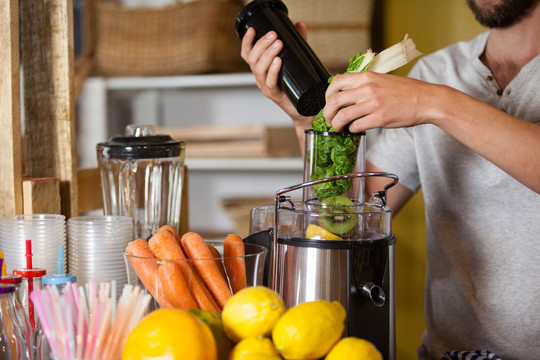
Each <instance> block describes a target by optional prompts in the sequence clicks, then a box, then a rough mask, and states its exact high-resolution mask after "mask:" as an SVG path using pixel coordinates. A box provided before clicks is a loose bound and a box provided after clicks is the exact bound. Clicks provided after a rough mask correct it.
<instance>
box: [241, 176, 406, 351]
mask: <svg viewBox="0 0 540 360" xmlns="http://www.w3.org/2000/svg"><path fill="white" fill-rule="evenodd" d="M370 177H384V178H388V179H389V183H388V184H387V185H386V186H385V187H384V189H383V190H381V191H377V192H375V193H373V194H372V195H371V196H370V198H369V199H368V200H367V201H363V200H362V199H363V197H360V198H358V197H356V196H355V197H354V199H351V205H339V206H330V205H327V204H325V202H324V200H323V201H319V200H318V199H317V198H308V199H306V198H304V199H303V200H293V198H292V196H291V194H292V193H293V192H294V191H296V190H303V193H304V196H305V194H306V193H311V192H310V191H306V189H307V188H310V187H314V186H317V185H320V184H324V183H326V182H332V181H350V182H351V188H360V187H361V186H363V183H364V180H365V179H367V178H370ZM397 181H398V179H397V176H395V175H393V174H388V173H366V172H359V173H351V174H347V175H338V176H333V177H329V178H324V179H317V180H312V181H307V182H303V183H301V184H298V185H293V186H290V187H287V188H284V189H281V190H279V191H277V192H276V197H275V203H274V204H273V205H264V206H262V207H258V208H254V209H252V212H251V223H252V224H251V225H252V226H251V228H250V236H248V237H247V238H246V239H245V242H246V243H256V244H259V245H263V246H266V247H267V248H269V250H270V262H269V267H268V268H267V269H266V276H265V280H264V281H265V284H266V285H267V286H269V287H271V288H273V289H275V290H276V291H277V292H278V293H279V294H280V296H281V297H282V299H283V301H284V303H285V306H286V307H287V308H289V307H292V306H294V305H297V304H300V303H303V302H308V301H314V300H320V299H323V300H328V301H339V302H340V303H341V304H342V305H343V306H344V307H345V309H346V310H347V320H346V328H345V333H344V334H343V335H344V336H356V337H360V338H364V339H367V340H369V341H371V342H373V343H374V344H375V346H376V347H377V348H378V349H379V351H381V353H382V354H383V357H384V359H386V360H394V359H395V295H394V292H395V291H394V244H395V242H396V238H395V236H394V235H393V234H392V227H391V220H392V212H391V209H390V208H388V206H386V193H387V190H388V189H389V188H391V187H392V186H394V185H395V184H396V183H397ZM328 216H332V217H336V218H338V219H346V221H347V222H348V223H349V224H350V225H349V226H348V229H346V230H347V231H346V232H345V233H341V234H339V236H338V235H336V236H338V238H339V239H337V240H328V239H326V238H325V235H324V232H319V235H317V232H315V233H314V232H313V231H311V230H308V229H310V228H313V227H314V226H315V227H316V229H320V228H323V227H324V226H325V224H326V226H327V225H328V224H327V221H328V219H326V217H328ZM268 225H269V227H268V228H266V229H265V228H261V227H264V226H268ZM332 238H333V239H335V237H332Z"/></svg>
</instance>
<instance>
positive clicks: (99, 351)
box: [92, 298, 113, 360]
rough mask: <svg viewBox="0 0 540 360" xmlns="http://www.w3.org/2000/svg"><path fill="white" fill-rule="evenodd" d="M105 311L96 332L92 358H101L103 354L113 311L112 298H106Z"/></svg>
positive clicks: (94, 359) (95, 359)
mask: <svg viewBox="0 0 540 360" xmlns="http://www.w3.org/2000/svg"><path fill="white" fill-rule="evenodd" d="M104 302H105V311H104V312H103V317H102V319H101V323H100V324H99V328H98V331H97V334H96V341H95V346H94V352H93V354H92V359H93V360H97V359H101V358H102V357H103V356H102V355H103V351H104V345H105V339H106V337H107V335H108V334H109V324H110V323H111V311H112V302H113V301H112V299H111V298H109V299H105V301H104Z"/></svg>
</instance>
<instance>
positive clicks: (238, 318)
mask: <svg viewBox="0 0 540 360" xmlns="http://www.w3.org/2000/svg"><path fill="white" fill-rule="evenodd" d="M284 312H285V307H284V306H283V301H281V298H280V297H279V295H278V294H277V293H276V292H275V291H273V290H271V289H269V288H267V287H264V286H250V287H247V288H244V289H242V290H240V291H239V292H237V293H236V294H234V295H233V296H231V297H230V298H229V300H228V301H227V303H226V304H225V307H224V308H223V311H222V313H221V319H222V320H223V328H224V329H225V333H226V334H227V336H228V337H229V338H230V339H232V340H233V341H234V342H239V341H240V340H243V339H247V338H250V337H257V336H268V335H270V334H271V333H272V330H273V329H274V326H275V325H276V323H277V321H278V320H279V318H280V317H281V315H282V314H283V313H284Z"/></svg>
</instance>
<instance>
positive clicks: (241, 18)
mask: <svg viewBox="0 0 540 360" xmlns="http://www.w3.org/2000/svg"><path fill="white" fill-rule="evenodd" d="M272 7H276V8H279V9H281V10H283V11H284V12H285V13H286V14H288V13H289V10H288V9H287V6H286V5H285V4H284V3H283V2H282V1H281V0H253V1H252V2H250V3H249V4H247V5H246V6H245V7H244V8H243V9H242V10H241V11H240V13H239V14H238V16H237V17H236V33H237V34H238V36H239V37H240V38H243V37H244V34H245V33H246V31H247V29H248V27H247V26H246V25H247V24H246V22H247V21H248V19H249V18H250V17H251V15H253V14H254V13H255V12H257V11H259V10H262V9H264V8H272Z"/></svg>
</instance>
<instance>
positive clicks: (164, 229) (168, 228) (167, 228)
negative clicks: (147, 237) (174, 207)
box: [157, 225, 180, 245]
mask: <svg viewBox="0 0 540 360" xmlns="http://www.w3.org/2000/svg"><path fill="white" fill-rule="evenodd" d="M159 231H170V233H171V234H173V236H174V238H175V239H176V242H177V243H178V245H180V235H178V232H177V231H176V229H175V228H173V227H172V226H170V225H163V226H162V227H160V228H159V229H158V231H157V232H159Z"/></svg>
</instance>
